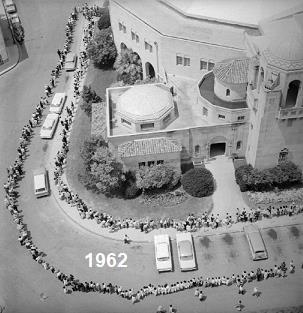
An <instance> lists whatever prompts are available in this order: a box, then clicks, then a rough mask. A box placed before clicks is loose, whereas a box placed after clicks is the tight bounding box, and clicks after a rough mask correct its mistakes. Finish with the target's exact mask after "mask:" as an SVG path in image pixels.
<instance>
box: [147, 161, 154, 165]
mask: <svg viewBox="0 0 303 313" xmlns="http://www.w3.org/2000/svg"><path fill="white" fill-rule="evenodd" d="M153 165H155V161H148V162H147V166H153Z"/></svg>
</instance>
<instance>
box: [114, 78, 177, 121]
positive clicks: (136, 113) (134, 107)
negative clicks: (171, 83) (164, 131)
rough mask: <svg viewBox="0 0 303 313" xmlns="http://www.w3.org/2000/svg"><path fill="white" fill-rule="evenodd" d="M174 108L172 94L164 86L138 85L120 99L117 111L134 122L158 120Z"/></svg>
mask: <svg viewBox="0 0 303 313" xmlns="http://www.w3.org/2000/svg"><path fill="white" fill-rule="evenodd" d="M173 107H174V103H173V98H172V95H171V93H170V92H169V91H168V90H167V89H166V88H165V87H164V86H163V85H151V84H146V85H138V86H133V87H131V88H130V89H128V90H127V91H126V92H124V93H123V94H122V95H121V96H120V97H119V99H118V102H117V110H118V112H119V113H120V114H122V115H125V116H126V117H128V118H130V119H132V120H134V121H146V120H157V119H159V118H161V117H162V116H163V115H164V114H165V113H167V112H168V111H170V110H172V109H173Z"/></svg>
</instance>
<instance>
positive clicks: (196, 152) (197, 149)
mask: <svg viewBox="0 0 303 313" xmlns="http://www.w3.org/2000/svg"><path fill="white" fill-rule="evenodd" d="M199 153H200V146H199V145H196V146H195V154H199Z"/></svg>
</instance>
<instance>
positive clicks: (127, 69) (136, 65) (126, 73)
mask: <svg viewBox="0 0 303 313" xmlns="http://www.w3.org/2000/svg"><path fill="white" fill-rule="evenodd" d="M114 68H115V69H116V71H117V72H118V80H122V81H123V83H124V84H126V85H133V84H134V83H135V82H136V81H138V80H141V79H142V73H143V70H142V62H141V59H140V57H139V55H138V54H137V53H135V52H133V50H131V49H123V50H121V53H120V54H119V55H118V56H117V59H116V61H115V63H114Z"/></svg>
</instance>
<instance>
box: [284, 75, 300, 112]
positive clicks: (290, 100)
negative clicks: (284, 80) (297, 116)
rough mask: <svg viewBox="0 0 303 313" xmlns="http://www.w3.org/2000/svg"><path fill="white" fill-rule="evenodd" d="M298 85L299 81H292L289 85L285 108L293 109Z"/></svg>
mask: <svg viewBox="0 0 303 313" xmlns="http://www.w3.org/2000/svg"><path fill="white" fill-rule="evenodd" d="M300 85H301V82H300V81H299V80H293V81H292V82H290V83H289V85H288V90H287V96H286V102H285V106H286V107H293V106H295V105H296V102H297V97H298V93H299V89H300Z"/></svg>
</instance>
